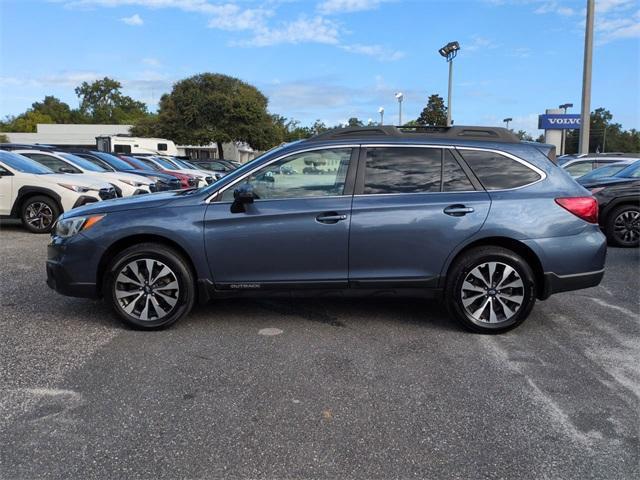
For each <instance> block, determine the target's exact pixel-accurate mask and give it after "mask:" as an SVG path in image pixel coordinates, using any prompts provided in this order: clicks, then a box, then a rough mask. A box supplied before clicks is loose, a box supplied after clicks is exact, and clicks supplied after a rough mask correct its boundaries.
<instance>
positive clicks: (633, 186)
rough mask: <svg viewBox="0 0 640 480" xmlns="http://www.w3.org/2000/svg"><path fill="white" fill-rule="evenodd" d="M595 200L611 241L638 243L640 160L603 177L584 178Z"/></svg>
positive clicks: (639, 239)
mask: <svg viewBox="0 0 640 480" xmlns="http://www.w3.org/2000/svg"><path fill="white" fill-rule="evenodd" d="M584 186H585V187H587V188H588V189H590V190H591V193H593V195H594V196H595V198H596V199H597V200H598V205H599V209H600V226H601V227H602V229H603V230H604V232H605V234H606V235H607V239H608V240H609V243H610V244H611V245H615V246H617V247H638V246H639V245H640V160H636V161H635V162H633V163H632V164H630V165H628V166H627V167H625V168H624V169H622V170H620V171H619V172H618V173H616V174H615V175H613V176H611V177H607V178H597V179H594V180H593V181H591V182H585V183H584Z"/></svg>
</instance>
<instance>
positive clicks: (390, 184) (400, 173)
mask: <svg viewBox="0 0 640 480" xmlns="http://www.w3.org/2000/svg"><path fill="white" fill-rule="evenodd" d="M441 174H442V150H441V149H439V148H414V147H380V148H368V149H367V159H366V168H365V176H364V192H363V193H364V194H366V195H372V194H383V193H421V192H439V191H440V181H441Z"/></svg>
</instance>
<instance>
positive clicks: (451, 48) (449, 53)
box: [438, 42, 460, 127]
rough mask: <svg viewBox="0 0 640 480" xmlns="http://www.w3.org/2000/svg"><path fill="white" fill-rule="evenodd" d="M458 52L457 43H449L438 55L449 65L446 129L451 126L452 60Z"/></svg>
mask: <svg viewBox="0 0 640 480" xmlns="http://www.w3.org/2000/svg"><path fill="white" fill-rule="evenodd" d="M458 50H460V44H459V43H458V42H449V43H447V44H446V45H445V46H444V47H442V48H441V49H440V50H438V53H439V54H440V55H442V56H443V57H444V58H446V59H447V63H448V64H449V90H448V93H447V127H450V126H451V89H452V86H453V59H454V58H456V55H457V54H458Z"/></svg>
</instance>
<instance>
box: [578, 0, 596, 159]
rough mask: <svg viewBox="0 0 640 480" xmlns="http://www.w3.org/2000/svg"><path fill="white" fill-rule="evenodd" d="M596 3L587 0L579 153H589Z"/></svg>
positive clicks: (592, 0) (593, 0)
mask: <svg viewBox="0 0 640 480" xmlns="http://www.w3.org/2000/svg"><path fill="white" fill-rule="evenodd" d="M594 4H595V0H587V22H586V27H585V32H584V67H583V70H582V105H581V107H580V108H581V111H580V150H579V151H578V153H589V128H590V126H591V125H590V121H591V64H592V60H593V17H594Z"/></svg>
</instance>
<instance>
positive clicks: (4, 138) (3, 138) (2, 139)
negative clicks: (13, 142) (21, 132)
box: [0, 133, 9, 143]
mask: <svg viewBox="0 0 640 480" xmlns="http://www.w3.org/2000/svg"><path fill="white" fill-rule="evenodd" d="M0 143H9V137H7V136H6V135H5V134H4V133H0Z"/></svg>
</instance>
